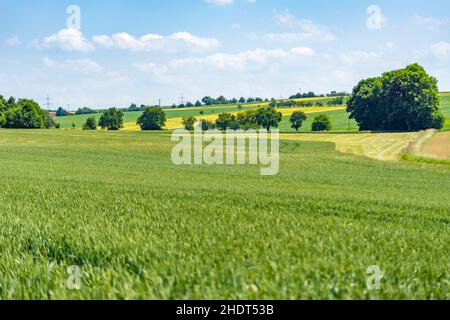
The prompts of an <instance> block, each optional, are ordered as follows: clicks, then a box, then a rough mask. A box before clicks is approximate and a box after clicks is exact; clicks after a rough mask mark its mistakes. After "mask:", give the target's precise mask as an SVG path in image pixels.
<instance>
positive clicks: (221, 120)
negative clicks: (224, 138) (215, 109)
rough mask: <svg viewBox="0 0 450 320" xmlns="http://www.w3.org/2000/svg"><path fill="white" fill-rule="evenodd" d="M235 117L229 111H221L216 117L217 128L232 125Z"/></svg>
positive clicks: (220, 128)
mask: <svg viewBox="0 0 450 320" xmlns="http://www.w3.org/2000/svg"><path fill="white" fill-rule="evenodd" d="M235 123H236V117H235V116H234V115H232V114H230V113H221V114H219V116H218V117H217V119H216V127H217V128H218V129H219V130H226V129H229V128H232V127H233V124H235Z"/></svg>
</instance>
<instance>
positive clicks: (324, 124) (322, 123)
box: [311, 114, 331, 132]
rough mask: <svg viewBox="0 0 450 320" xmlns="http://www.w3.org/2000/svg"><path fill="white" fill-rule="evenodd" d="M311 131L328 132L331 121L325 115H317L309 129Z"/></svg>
mask: <svg viewBox="0 0 450 320" xmlns="http://www.w3.org/2000/svg"><path fill="white" fill-rule="evenodd" d="M311 129H312V131H315V132H317V131H330V130H331V120H330V117H329V116H327V115H326V114H319V115H318V116H317V117H315V118H314V122H313V123H312V127H311Z"/></svg>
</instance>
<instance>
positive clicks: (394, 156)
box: [281, 132, 424, 161]
mask: <svg viewBox="0 0 450 320" xmlns="http://www.w3.org/2000/svg"><path fill="white" fill-rule="evenodd" d="M423 135H424V133H423V132H402V133H366V132H364V133H355V132H353V133H348V134H329V133H315V134H283V135H282V136H281V137H282V139H286V140H295V141H325V142H332V143H334V144H335V145H336V150H337V151H340V152H345V153H352V154H356V155H362V156H366V157H368V158H372V159H377V160H383V161H387V160H398V159H399V158H400V157H401V155H402V153H403V152H404V151H405V149H407V148H408V146H409V145H410V144H411V143H412V142H414V141H416V140H418V139H419V138H420V137H422V136H423Z"/></svg>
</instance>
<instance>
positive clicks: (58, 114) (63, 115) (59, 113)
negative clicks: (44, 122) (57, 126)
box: [56, 107, 70, 117]
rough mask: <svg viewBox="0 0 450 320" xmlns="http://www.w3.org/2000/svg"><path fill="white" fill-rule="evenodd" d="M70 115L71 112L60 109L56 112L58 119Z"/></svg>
mask: <svg viewBox="0 0 450 320" xmlns="http://www.w3.org/2000/svg"><path fill="white" fill-rule="evenodd" d="M68 115H70V113H69V111H67V110H65V109H63V108H61V107H59V108H58V110H56V116H57V117H66V116H68Z"/></svg>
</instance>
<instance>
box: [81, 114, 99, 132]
mask: <svg viewBox="0 0 450 320" xmlns="http://www.w3.org/2000/svg"><path fill="white" fill-rule="evenodd" d="M83 130H97V119H95V117H89V118H87V119H86V122H85V123H84V125H83Z"/></svg>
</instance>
